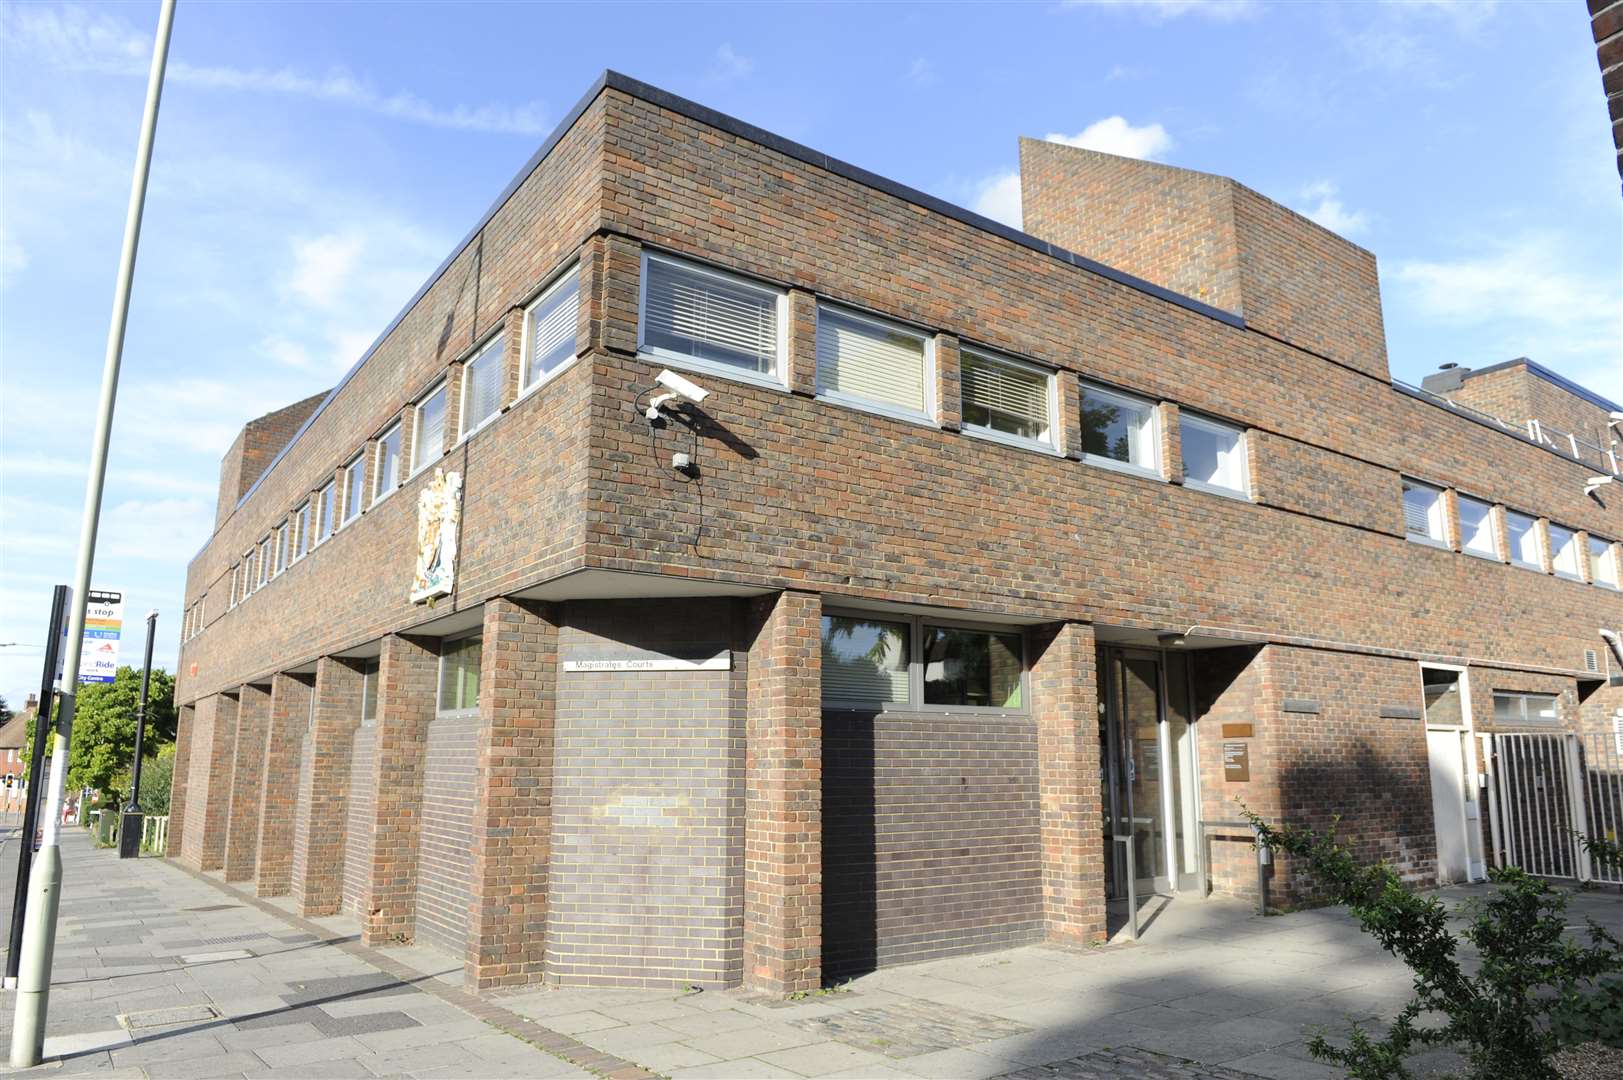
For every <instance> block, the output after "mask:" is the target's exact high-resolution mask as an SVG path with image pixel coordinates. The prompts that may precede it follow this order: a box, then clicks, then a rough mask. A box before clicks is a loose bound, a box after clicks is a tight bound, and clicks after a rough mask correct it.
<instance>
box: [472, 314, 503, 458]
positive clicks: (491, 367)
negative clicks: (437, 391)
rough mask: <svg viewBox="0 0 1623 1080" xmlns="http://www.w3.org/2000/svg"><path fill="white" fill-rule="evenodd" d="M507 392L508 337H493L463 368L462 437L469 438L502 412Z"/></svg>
mask: <svg viewBox="0 0 1623 1080" xmlns="http://www.w3.org/2000/svg"><path fill="white" fill-rule="evenodd" d="M506 390H507V336H506V335H505V334H497V335H496V336H495V337H493V338H491V339H490V341H489V342H488V343H487V344H486V345H485V347H484V348H483V349H480V350H479V355H478V356H476V357H474V358H473V359H472V360H470V361H468V365H467V367H465V368H463V369H462V435H463V437H467V436H468V435H471V434H473V433H474V432H475V431H476V430H478V429H479V428H480V427H481V426H482V425H483V424H484V423H485V422H486V421H487V420H490V419H491V418H493V417H495V416H496V415H497V414H498V413H500V412H501V411H502V398H503V396H504V395H505V393H506Z"/></svg>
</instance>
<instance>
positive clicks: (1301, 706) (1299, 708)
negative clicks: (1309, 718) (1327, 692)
mask: <svg viewBox="0 0 1623 1080" xmlns="http://www.w3.org/2000/svg"><path fill="white" fill-rule="evenodd" d="M1285 711H1286V712H1292V713H1316V712H1318V711H1319V703H1318V702H1317V701H1314V700H1312V699H1311V698H1286V699H1285Z"/></svg>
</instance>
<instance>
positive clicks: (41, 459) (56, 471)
mask: <svg viewBox="0 0 1623 1080" xmlns="http://www.w3.org/2000/svg"><path fill="white" fill-rule="evenodd" d="M89 469H90V463H89V462H88V461H80V460H69V459H67V458H60V457H47V456H46V455H44V454H29V455H21V454H8V455H7V456H6V459H5V461H4V462H3V463H0V473H4V475H6V476H12V477H17V476H29V477H41V478H45V479H57V480H62V481H65V482H66V487H67V488H69V489H71V490H73V491H74V492H78V491H80V490H81V489H83V487H84V481H85V475H86V473H87V472H88V471H89ZM107 487H108V488H109V489H118V490H123V489H135V490H144V491H152V492H164V493H168V494H176V495H196V496H207V497H209V498H212V497H213V496H214V494H215V491H216V487H215V485H214V484H211V483H209V482H207V481H205V480H198V479H193V478H189V477H187V476H185V475H183V474H180V473H176V472H164V471H160V470H157V469H134V468H125V467H122V466H118V465H114V466H111V467H110V468H109V469H108V473H107Z"/></svg>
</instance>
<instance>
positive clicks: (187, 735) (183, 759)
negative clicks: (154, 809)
mask: <svg viewBox="0 0 1623 1080" xmlns="http://www.w3.org/2000/svg"><path fill="white" fill-rule="evenodd" d="M196 726H197V706H196V705H182V706H181V707H180V713H179V715H177V716H176V718H175V767H174V772H173V773H172V774H171V776H172V779H171V780H170V782H169V838H168V840H166V841H165V843H164V849H163V853H164V856H165V857H166V858H170V859H178V858H179V857H180V845H181V840H182V839H183V838H184V837H185V832H186V787H187V782H188V781H189V780H190V779H191V776H190V775H189V770H190V769H191V766H192V729H193V728H195V727H196Z"/></svg>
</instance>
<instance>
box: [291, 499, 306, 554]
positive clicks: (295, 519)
mask: <svg viewBox="0 0 1623 1080" xmlns="http://www.w3.org/2000/svg"><path fill="white" fill-rule="evenodd" d="M310 512H311V511H310V500H309V499H306V500H304V501H303V502H302V503H300V504H299V505H298V506H297V507H295V508H294V510H293V515H292V516H291V517H290V518H288V521H289V522H291V523H292V524H293V558H292V560H291V561H290V562H289V564H288V565H290V566H291V565H292V564H293V563H296V562H298V561H299V560H300V559H302V558H304V557H305V556H306V555H308V554H310Z"/></svg>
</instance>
